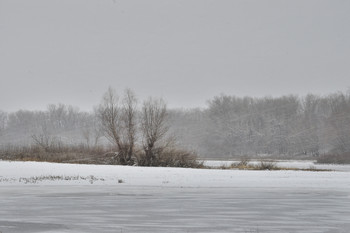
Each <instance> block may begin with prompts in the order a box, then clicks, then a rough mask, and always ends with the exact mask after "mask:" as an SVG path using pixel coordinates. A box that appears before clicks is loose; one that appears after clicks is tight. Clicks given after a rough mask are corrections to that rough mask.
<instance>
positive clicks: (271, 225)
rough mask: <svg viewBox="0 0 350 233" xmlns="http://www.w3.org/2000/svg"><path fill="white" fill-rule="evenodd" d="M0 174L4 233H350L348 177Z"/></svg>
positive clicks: (62, 170) (122, 170)
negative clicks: (119, 181)
mask: <svg viewBox="0 0 350 233" xmlns="http://www.w3.org/2000/svg"><path fill="white" fill-rule="evenodd" d="M0 172H1V173H0V174H1V175H0V181H1V182H0V190H1V191H0V232H2V233H13V232H16V233H17V232H51V233H58V232H63V233H64V232H73V233H74V232H94V233H96V232H249V233H250V232H315V233H316V232H317V233H319V232H328V233H331V232H334V233H339V232H341V233H345V232H350V181H349V180H350V176H349V175H350V173H349V172H304V171H237V170H205V169H179V168H140V167H122V166H96V165H72V164H53V163H33V162H6V161H0ZM91 176H93V178H89V177H91ZM38 177H39V178H38ZM53 177H54V178H53ZM69 177H76V178H74V179H73V178H72V179H69ZM118 180H122V181H123V183H118Z"/></svg>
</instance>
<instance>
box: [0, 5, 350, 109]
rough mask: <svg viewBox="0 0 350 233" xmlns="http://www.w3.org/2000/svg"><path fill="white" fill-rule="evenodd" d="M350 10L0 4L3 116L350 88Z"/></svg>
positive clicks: (181, 104)
mask: <svg viewBox="0 0 350 233" xmlns="http://www.w3.org/2000/svg"><path fill="white" fill-rule="evenodd" d="M349 12H350V1H349V0H329V1H322V0H288V1H284V0H275V1H271V0H227V1H226V0H211V1H208V0H171V1H170V0H157V1H155V0H147V1H145V0H139V1H131V0H0V79H1V84H0V109H2V110H5V111H15V110H18V109H45V108H46V106H47V105H48V104H50V103H65V104H71V105H74V106H78V107H80V109H82V110H90V109H92V107H93V106H94V105H96V104H98V103H99V101H100V99H101V96H102V94H103V93H104V92H105V91H106V90H107V88H108V86H112V87H114V88H115V89H117V91H119V92H122V91H123V89H124V88H126V87H130V88H131V89H133V90H134V91H135V92H136V93H137V95H138V97H139V98H140V99H145V98H146V97H148V96H150V95H152V96H161V97H163V98H164V99H166V101H167V103H168V105H169V106H170V107H185V108H189V107H195V106H198V107H204V106H206V100H208V99H210V98H212V97H213V96H215V95H219V94H220V93H225V94H230V95H237V96H256V97H259V96H266V95H270V96H280V95H284V94H298V95H305V94H307V93H310V92H311V93H316V94H327V93H332V92H335V91H346V90H347V89H348V87H350V81H349V80H350V45H349V43H350V13H349Z"/></svg>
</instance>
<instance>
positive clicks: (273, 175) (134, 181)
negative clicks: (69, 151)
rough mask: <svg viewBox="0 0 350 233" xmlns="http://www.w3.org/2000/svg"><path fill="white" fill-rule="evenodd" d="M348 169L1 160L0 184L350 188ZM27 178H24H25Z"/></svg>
mask: <svg viewBox="0 0 350 233" xmlns="http://www.w3.org/2000/svg"><path fill="white" fill-rule="evenodd" d="M349 175H350V174H349V173H348V172H336V171H334V172H306V171H241V170H216V169H189V168H160V167H130V166H112V165H80V164H58V163H44V162H10V161H0V185H21V184H23V185H25V184H39V185H85V184H89V185H91V184H98V185H123V186H125V185H127V186H159V187H163V186H164V187H193V188H196V187H228V188H229V187H232V188H237V187H242V188H243V187H244V188H249V187H254V188H259V187H262V188H264V187H269V188H288V187H293V188H303V187H307V188H321V189H323V188H325V189H332V188H337V189H349V190H350V182H349ZM25 181H27V182H25Z"/></svg>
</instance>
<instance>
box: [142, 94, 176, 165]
mask: <svg viewBox="0 0 350 233" xmlns="http://www.w3.org/2000/svg"><path fill="white" fill-rule="evenodd" d="M166 117H167V108H166V104H165V102H164V101H163V99H161V98H159V99H153V98H149V99H148V100H147V101H145V102H144V103H143V108H142V117H141V129H142V135H143V148H144V152H145V158H144V160H143V161H142V163H143V164H140V165H146V166H152V165H157V164H156V163H157V160H158V158H159V156H160V154H161V152H162V150H163V149H164V148H165V147H166V143H165V142H164V139H165V135H166V133H167V132H168V129H169V127H168V126H167V125H166Z"/></svg>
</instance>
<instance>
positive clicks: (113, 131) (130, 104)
mask: <svg viewBox="0 0 350 233" xmlns="http://www.w3.org/2000/svg"><path fill="white" fill-rule="evenodd" d="M136 105H137V100H136V97H135V95H134V93H133V92H132V91H131V90H129V89H127V90H126V91H125V96H124V98H123V100H122V101H121V103H120V101H119V97H118V95H117V93H116V91H115V90H113V89H112V88H109V89H108V90H107V92H106V93H105V95H104V96H103V99H102V102H101V104H100V106H99V111H98V112H99V117H100V120H101V126H102V130H103V132H104V133H105V136H106V137H107V138H108V139H109V140H110V141H111V142H112V143H113V144H115V145H116V146H117V149H118V160H119V161H118V162H119V163H120V164H133V159H132V157H133V153H134V146H135V139H136Z"/></svg>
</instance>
